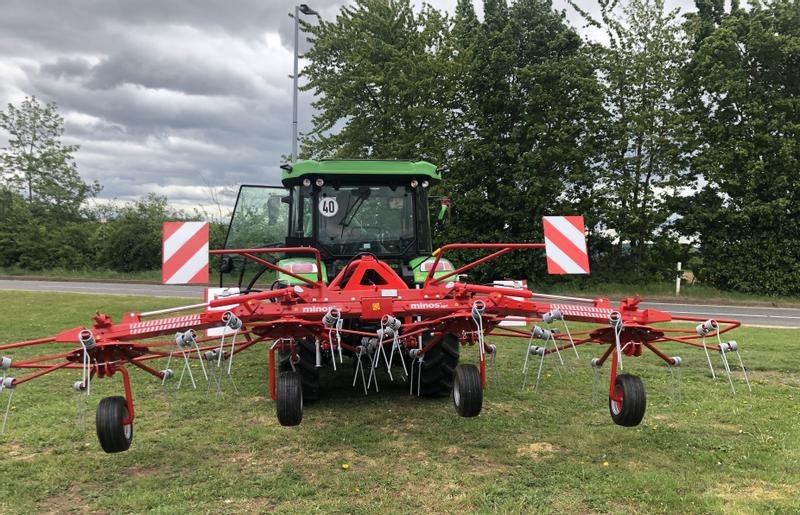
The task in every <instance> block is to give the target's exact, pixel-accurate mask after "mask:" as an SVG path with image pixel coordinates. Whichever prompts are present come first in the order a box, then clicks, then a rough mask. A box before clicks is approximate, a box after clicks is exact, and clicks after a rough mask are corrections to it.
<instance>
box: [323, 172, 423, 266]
mask: <svg viewBox="0 0 800 515" xmlns="http://www.w3.org/2000/svg"><path fill="white" fill-rule="evenodd" d="M317 199H318V201H317V219H318V220H319V224H318V239H319V242H320V243H321V244H322V245H323V246H325V247H327V249H328V250H329V251H330V252H331V253H332V254H334V255H354V254H356V253H358V252H373V253H375V254H379V255H381V254H402V253H403V252H405V251H406V250H407V248H408V247H409V245H410V244H412V243H413V242H414V241H415V239H414V193H413V191H412V190H411V189H410V188H408V187H406V186H394V187H391V186H342V187H339V188H338V189H336V188H333V187H329V186H325V187H323V188H321V190H320V191H319V193H318V197H317Z"/></svg>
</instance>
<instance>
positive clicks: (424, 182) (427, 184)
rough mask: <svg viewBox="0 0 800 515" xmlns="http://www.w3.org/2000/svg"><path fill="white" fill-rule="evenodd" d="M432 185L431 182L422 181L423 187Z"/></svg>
mask: <svg viewBox="0 0 800 515" xmlns="http://www.w3.org/2000/svg"><path fill="white" fill-rule="evenodd" d="M430 185H431V183H429V182H428V181H422V187H423V188H427V187H428V186H430Z"/></svg>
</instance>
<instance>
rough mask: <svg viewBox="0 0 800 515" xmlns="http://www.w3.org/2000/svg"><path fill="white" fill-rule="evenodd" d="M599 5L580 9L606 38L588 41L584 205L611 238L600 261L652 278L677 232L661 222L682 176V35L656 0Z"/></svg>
mask: <svg viewBox="0 0 800 515" xmlns="http://www.w3.org/2000/svg"><path fill="white" fill-rule="evenodd" d="M599 5H600V15H601V17H600V20H595V19H592V18H591V17H590V16H588V14H587V13H586V12H583V11H581V12H582V14H583V15H584V17H586V19H587V21H588V22H589V24H591V25H594V26H596V27H599V28H601V29H602V30H603V31H604V33H605V37H606V39H607V40H608V43H607V44H606V45H599V44H596V45H593V48H594V51H595V55H596V59H597V62H598V63H599V67H600V78H601V84H602V86H603V98H604V107H605V119H604V122H603V123H602V133H601V135H600V136H601V137H602V139H603V148H604V150H603V152H602V154H600V156H599V157H600V166H599V167H598V168H597V171H598V174H597V181H596V183H595V186H594V188H593V192H594V203H593V206H592V208H593V211H594V214H595V217H596V218H595V220H597V221H600V224H599V225H600V227H599V228H600V229H601V230H602V231H603V232H605V233H606V234H609V235H610V237H613V238H614V240H613V241H614V245H613V246H612V248H611V250H612V251H611V253H610V255H609V256H608V258H609V259H607V262H606V263H601V266H602V267H604V268H607V269H608V270H609V271H612V272H616V274H617V275H619V271H620V270H622V269H625V270H628V271H629V273H628V274H627V277H628V278H641V277H648V278H652V277H653V276H654V274H657V273H658V272H662V273H665V272H666V271H667V270H668V269H670V265H672V263H671V262H670V261H671V260H672V259H674V250H675V249H674V247H675V245H674V243H675V241H676V240H677V235H676V234H675V233H674V231H673V230H671V227H670V224H669V221H670V220H671V218H672V216H673V212H674V206H673V203H672V202H671V200H670V199H671V198H673V197H675V196H676V195H677V194H678V192H679V191H680V189H681V187H682V186H684V185H685V180H686V173H685V161H684V160H683V155H682V152H681V151H682V148H683V142H684V140H685V138H686V134H685V126H686V124H685V116H684V114H683V112H682V111H681V110H680V109H679V108H678V106H679V86H680V78H681V70H682V66H683V64H684V63H685V62H686V59H687V58H688V43H687V42H686V40H685V38H684V36H683V32H682V31H681V27H680V25H679V24H678V21H677V17H678V14H679V11H678V10H677V9H675V10H672V11H669V12H667V11H666V10H665V8H664V0H630V1H629V2H628V3H627V4H626V5H625V7H624V8H620V7H619V5H618V1H617V0H600V2H599ZM573 6H575V4H574V3H573ZM576 9H578V10H580V9H579V8H577V7H576ZM609 240H610V238H609ZM610 241H612V240H610ZM667 257H668V258H669V259H670V261H666V260H665V258H667ZM630 272H632V273H630Z"/></svg>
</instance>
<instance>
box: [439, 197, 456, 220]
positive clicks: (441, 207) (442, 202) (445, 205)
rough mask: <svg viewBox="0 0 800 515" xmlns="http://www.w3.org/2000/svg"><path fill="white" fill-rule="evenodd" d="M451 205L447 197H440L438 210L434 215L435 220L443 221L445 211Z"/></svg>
mask: <svg viewBox="0 0 800 515" xmlns="http://www.w3.org/2000/svg"><path fill="white" fill-rule="evenodd" d="M451 206H452V202H451V200H450V199H449V198H447V197H442V199H441V200H440V201H439V212H438V213H437V215H436V220H438V221H439V222H443V221H444V219H445V215H447V212H448V211H449V210H450V207H451Z"/></svg>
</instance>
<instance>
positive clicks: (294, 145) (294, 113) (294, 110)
mask: <svg viewBox="0 0 800 515" xmlns="http://www.w3.org/2000/svg"><path fill="white" fill-rule="evenodd" d="M299 17H300V6H295V8H294V74H293V75H292V79H293V80H294V84H293V85H292V96H293V101H292V162H294V161H296V160H297V79H298V77H297V60H298V55H297V53H298V49H297V47H298V42H299V41H298V40H299V39H300V38H299V33H300V28H299V23H298V18H299Z"/></svg>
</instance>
